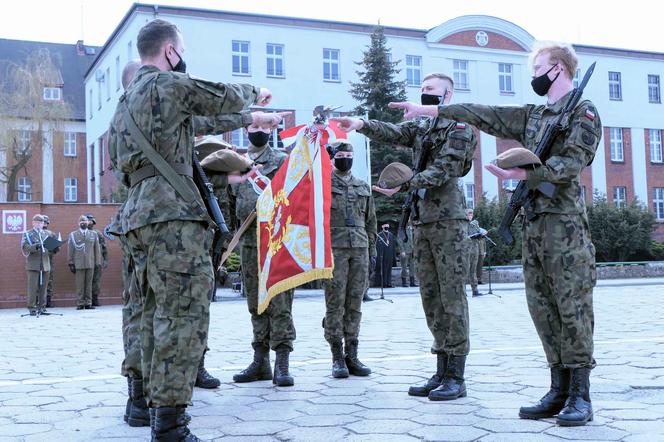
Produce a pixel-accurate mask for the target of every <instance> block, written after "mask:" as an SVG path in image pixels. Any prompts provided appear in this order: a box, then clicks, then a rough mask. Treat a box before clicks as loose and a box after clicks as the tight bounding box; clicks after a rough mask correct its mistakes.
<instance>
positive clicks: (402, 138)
mask: <svg viewBox="0 0 664 442" xmlns="http://www.w3.org/2000/svg"><path fill="white" fill-rule="evenodd" d="M453 84H454V83H453V80H452V79H451V78H449V77H448V76H447V75H444V74H430V75H427V76H426V77H425V78H424V81H423V82H422V102H424V103H428V102H435V103H440V102H443V100H444V101H445V102H447V101H449V99H450V97H451V96H452V93H453ZM337 121H339V124H340V127H341V128H342V129H343V130H346V131H350V130H358V132H360V133H362V134H364V135H366V136H368V137H369V138H371V139H372V140H377V141H381V142H385V143H391V144H395V145H400V146H407V147H410V148H412V149H413V153H414V157H415V158H417V157H418V156H419V155H420V153H421V152H422V150H423V149H424V146H426V147H428V151H427V155H426V157H425V158H426V159H427V160H426V167H425V168H424V170H423V171H421V172H416V173H415V175H414V176H413V178H412V179H411V180H410V182H408V183H407V184H406V185H405V187H406V188H407V189H414V190H417V191H418V192H419V194H420V195H421V199H420V200H419V201H418V203H417V207H416V209H417V212H419V217H414V219H413V227H414V238H413V239H414V241H413V242H414V248H415V252H414V255H415V271H416V272H417V278H418V279H419V281H420V295H421V297H422V306H423V307H424V313H425V316H426V320H427V325H428V326H429V330H431V333H432V335H433V337H434V342H433V346H432V347H431V351H432V352H433V353H435V354H436V355H437V370H436V374H435V375H433V376H432V377H431V378H430V379H429V380H428V381H427V382H426V383H425V384H424V385H421V386H413V387H411V388H410V389H409V391H408V394H410V395H414V396H428V397H429V399H431V400H452V399H457V398H459V397H463V396H466V387H465V383H464V369H465V363H466V355H467V354H468V352H469V350H470V342H469V337H468V332H469V330H468V327H469V320H468V303H467V301H466V295H465V292H464V287H463V278H464V265H463V264H464V257H463V252H464V250H463V247H464V240H465V238H466V236H467V235H468V221H467V220H466V214H465V209H466V207H465V205H466V204H465V199H464V196H463V192H462V191H461V188H460V186H459V178H460V177H462V176H464V175H466V174H467V173H468V172H469V171H470V168H471V165H472V158H473V154H474V152H475V147H476V144H477V141H476V139H475V135H474V133H473V131H472V129H471V128H470V127H469V126H468V125H466V124H463V123H458V122H456V121H454V120H451V119H447V118H425V119H420V120H411V121H406V122H404V123H401V124H398V125H396V124H389V123H383V122H380V121H373V120H370V121H366V120H358V119H352V118H338V119H337ZM374 190H377V191H380V192H382V193H384V194H386V195H393V194H394V193H396V192H397V191H399V188H396V189H380V188H378V187H374Z"/></svg>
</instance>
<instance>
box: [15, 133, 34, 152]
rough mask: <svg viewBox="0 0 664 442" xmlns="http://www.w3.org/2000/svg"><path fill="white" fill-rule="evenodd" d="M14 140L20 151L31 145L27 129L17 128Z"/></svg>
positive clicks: (30, 136)
mask: <svg viewBox="0 0 664 442" xmlns="http://www.w3.org/2000/svg"><path fill="white" fill-rule="evenodd" d="M16 141H17V142H18V148H19V150H20V151H21V152H26V151H28V150H30V148H31V147H32V133H30V131H29V130H19V131H18V134H17V137H16Z"/></svg>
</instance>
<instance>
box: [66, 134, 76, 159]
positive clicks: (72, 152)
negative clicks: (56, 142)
mask: <svg viewBox="0 0 664 442" xmlns="http://www.w3.org/2000/svg"><path fill="white" fill-rule="evenodd" d="M64 153H65V156H66V157H75V156H76V132H65V148H64Z"/></svg>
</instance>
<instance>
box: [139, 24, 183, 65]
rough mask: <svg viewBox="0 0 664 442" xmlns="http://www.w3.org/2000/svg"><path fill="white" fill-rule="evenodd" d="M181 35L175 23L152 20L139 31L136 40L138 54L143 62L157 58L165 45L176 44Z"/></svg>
mask: <svg viewBox="0 0 664 442" xmlns="http://www.w3.org/2000/svg"><path fill="white" fill-rule="evenodd" d="M179 34H180V30H179V29H178V27H177V26H175V25H174V24H173V23H171V22H169V21H166V20H162V19H159V18H158V19H156V20H152V21H151V22H149V23H147V24H146V25H145V26H143V27H142V28H141V30H140V31H138V37H137V38H136V47H137V48H138V54H139V55H140V56H141V59H142V60H144V59H146V58H152V57H155V56H156V55H158V54H159V50H160V49H161V47H162V46H163V45H164V43H166V42H173V43H175V42H176V41H177V40H178V38H179Z"/></svg>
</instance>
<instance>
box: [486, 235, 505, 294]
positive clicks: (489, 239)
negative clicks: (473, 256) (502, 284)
mask: <svg viewBox="0 0 664 442" xmlns="http://www.w3.org/2000/svg"><path fill="white" fill-rule="evenodd" d="M484 239H486V240H487V242H488V243H489V244H491V245H492V246H496V243H495V242H493V240H492V239H491V238H489V237H488V236H486V235H484ZM490 251H491V248H489V247H487V248H486V256H487V258H489V259H488V261H489V269H488V273H489V292H488V293H487V295H493V296H497V297H499V298H501V296H500V295H496V294H494V293H493V290H491V270H492V268H493V266H492V265H491V254H490V253H489V252H490Z"/></svg>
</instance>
